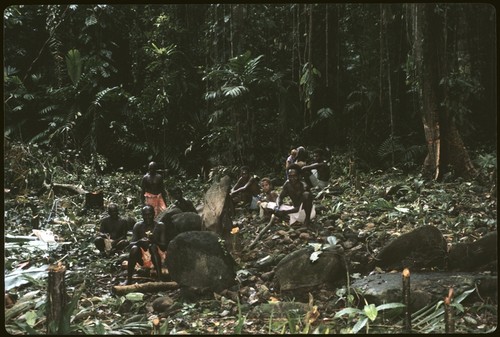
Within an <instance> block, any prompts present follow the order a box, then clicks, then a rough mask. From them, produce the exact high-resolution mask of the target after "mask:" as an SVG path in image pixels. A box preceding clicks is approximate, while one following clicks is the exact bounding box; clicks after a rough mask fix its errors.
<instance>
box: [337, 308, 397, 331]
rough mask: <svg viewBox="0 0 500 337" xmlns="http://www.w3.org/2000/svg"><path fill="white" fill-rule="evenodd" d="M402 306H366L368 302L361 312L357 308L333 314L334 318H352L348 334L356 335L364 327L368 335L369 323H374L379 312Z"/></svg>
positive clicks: (345, 309)
mask: <svg viewBox="0 0 500 337" xmlns="http://www.w3.org/2000/svg"><path fill="white" fill-rule="evenodd" d="M365 302H366V301H365ZM404 306H405V305H404V304H402V303H386V304H381V305H378V306H375V305H374V304H368V302H366V304H365V306H364V308H363V309H362V310H361V309H358V308H344V309H342V310H340V311H338V312H337V313H336V314H335V317H334V318H340V317H342V316H345V315H348V316H349V317H350V318H354V320H355V321H356V323H355V324H354V326H353V327H352V328H350V329H349V332H351V333H358V332H359V331H360V330H361V329H363V328H364V327H365V326H366V333H368V332H369V322H374V321H375V319H376V318H377V316H378V313H379V312H380V311H383V310H387V309H398V308H402V307H404Z"/></svg>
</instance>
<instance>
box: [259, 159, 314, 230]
mask: <svg viewBox="0 0 500 337" xmlns="http://www.w3.org/2000/svg"><path fill="white" fill-rule="evenodd" d="M286 197H289V198H290V199H291V200H292V206H287V205H282V202H283V199H284V198H286ZM268 207H269V206H268ZM274 213H275V214H276V215H277V216H281V215H285V214H286V215H288V216H289V217H290V224H293V223H294V222H295V221H299V222H302V223H303V224H304V226H308V225H309V224H310V222H311V219H312V218H314V216H315V215H316V213H315V211H314V207H313V195H312V193H311V192H310V191H309V187H308V186H307V184H306V183H304V182H303V181H302V179H301V169H300V166H298V165H297V164H292V165H290V166H289V168H288V180H287V181H286V182H285V184H284V185H283V188H282V191H281V193H280V194H279V196H278V198H277V199H276V206H275V207H274Z"/></svg>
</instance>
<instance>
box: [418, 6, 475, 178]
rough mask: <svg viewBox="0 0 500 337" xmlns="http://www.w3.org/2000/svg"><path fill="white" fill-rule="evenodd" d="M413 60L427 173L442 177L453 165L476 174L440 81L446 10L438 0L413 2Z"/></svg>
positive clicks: (462, 172)
mask: <svg viewBox="0 0 500 337" xmlns="http://www.w3.org/2000/svg"><path fill="white" fill-rule="evenodd" d="M410 6H412V11H413V18H414V22H413V28H414V31H413V33H414V45H413V52H414V58H415V59H414V60H415V65H416V70H417V76H418V80H419V82H420V91H419V92H420V95H421V97H420V100H421V109H422V122H423V126H424V131H425V138H426V141H427V150H428V154H427V157H426V158H425V161H424V166H423V171H424V173H426V174H428V175H431V176H432V177H433V178H434V179H439V178H442V177H443V175H444V174H445V173H447V171H448V170H449V167H452V168H453V169H454V170H455V173H456V174H457V175H459V176H464V177H470V176H472V175H473V174H475V169H474V166H473V165H472V162H471V160H470V157H469V154H468V151H467V149H466V148H465V145H464V143H463V141H462V138H461V137H460V134H459V132H458V129H457V127H456V126H455V123H454V121H453V118H452V116H451V114H450V111H449V110H447V109H445V108H444V107H443V104H442V103H443V100H444V99H445V94H446V91H445V90H444V88H443V86H441V85H440V83H441V82H442V81H441V80H442V78H443V77H444V76H447V74H446V73H445V71H446V70H447V68H446V66H445V64H446V54H445V53H444V47H445V45H446V41H445V39H444V32H445V29H446V26H445V25H444V17H443V13H440V8H439V6H441V5H437V4H412V5H410Z"/></svg>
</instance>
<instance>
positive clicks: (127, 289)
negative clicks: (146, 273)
mask: <svg viewBox="0 0 500 337" xmlns="http://www.w3.org/2000/svg"><path fill="white" fill-rule="evenodd" d="M177 288H179V285H178V284H177V282H147V283H138V284H130V285H116V286H113V290H112V291H113V294H115V295H118V296H121V295H126V294H128V293H132V292H141V293H157V292H160V291H167V290H175V289H177Z"/></svg>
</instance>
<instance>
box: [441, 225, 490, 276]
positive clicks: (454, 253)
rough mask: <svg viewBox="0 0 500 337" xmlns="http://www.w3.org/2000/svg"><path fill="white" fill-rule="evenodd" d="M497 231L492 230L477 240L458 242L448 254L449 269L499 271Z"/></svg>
mask: <svg viewBox="0 0 500 337" xmlns="http://www.w3.org/2000/svg"><path fill="white" fill-rule="evenodd" d="M497 247H498V238H497V232H496V231H494V232H491V233H488V234H486V235H485V236H483V237H482V238H480V239H479V240H477V241H474V242H470V243H457V244H454V245H453V246H451V249H450V252H449V254H448V269H450V270H453V271H479V270H490V271H497Z"/></svg>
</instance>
